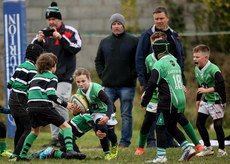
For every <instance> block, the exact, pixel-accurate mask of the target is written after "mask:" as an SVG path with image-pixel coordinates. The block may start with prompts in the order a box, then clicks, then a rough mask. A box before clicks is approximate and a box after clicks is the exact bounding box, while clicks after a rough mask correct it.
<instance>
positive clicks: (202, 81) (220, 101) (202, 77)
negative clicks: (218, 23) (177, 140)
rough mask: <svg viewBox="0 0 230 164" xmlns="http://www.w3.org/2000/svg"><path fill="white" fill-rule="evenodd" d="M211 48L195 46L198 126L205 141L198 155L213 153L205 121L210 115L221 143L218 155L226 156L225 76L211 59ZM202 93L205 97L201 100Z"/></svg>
mask: <svg viewBox="0 0 230 164" xmlns="http://www.w3.org/2000/svg"><path fill="white" fill-rule="evenodd" d="M209 56H210V48H209V47H208V46H207V45H203V44H201V45H198V46H196V47H195V48H193V60H194V62H195V65H196V67H195V76H196V79H197V81H198V83H199V88H198V90H197V100H196V107H197V110H198V115H197V122H196V126H197V128H198V130H199V133H200V135H201V137H202V139H203V141H204V145H205V147H204V149H203V150H202V151H201V152H200V153H198V154H197V156H208V155H213V154H214V151H213V148H212V147H211V144H210V140H209V135H208V131H207V129H206V127H205V122H206V120H207V118H208V117H209V115H210V116H211V117H212V118H213V121H214V129H215V131H216V135H217V140H218V143H219V149H218V154H217V156H218V157H222V156H226V155H227V153H226V150H225V145H224V131H223V128H222V120H223V117H224V111H225V107H226V93H225V84H224V78H223V76H222V74H221V71H220V69H219V68H218V67H217V66H216V65H215V64H213V63H211V62H210V61H209ZM202 94H203V95H204V99H203V100H201V97H202Z"/></svg>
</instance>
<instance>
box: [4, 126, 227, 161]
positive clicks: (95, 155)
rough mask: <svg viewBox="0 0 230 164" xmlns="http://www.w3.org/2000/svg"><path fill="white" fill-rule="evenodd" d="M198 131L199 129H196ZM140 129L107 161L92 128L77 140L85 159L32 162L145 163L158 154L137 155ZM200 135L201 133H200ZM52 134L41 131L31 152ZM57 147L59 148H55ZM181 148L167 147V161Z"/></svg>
mask: <svg viewBox="0 0 230 164" xmlns="http://www.w3.org/2000/svg"><path fill="white" fill-rule="evenodd" d="M196 132H197V131H196ZM116 133H117V136H118V139H119V138H120V132H119V131H117V132H116ZM138 134H139V131H137V130H135V131H134V132H133V137H132V141H131V142H132V144H131V145H130V147H129V148H125V149H124V148H123V149H119V152H118V156H117V158H116V159H114V160H112V161H110V162H107V161H105V160H104V159H103V151H102V149H101V148H95V147H96V146H97V145H98V144H99V140H98V139H97V137H96V136H95V134H94V133H93V131H92V130H91V131H90V132H88V133H87V134H85V135H84V136H83V137H81V138H80V139H79V140H77V144H78V146H79V148H80V150H81V151H82V152H83V153H84V154H86V155H87V157H86V159H85V160H82V161H79V160H66V159H46V160H39V159H33V160H32V161H31V162H30V163H38V164H46V163H50V164H59V163H61V164H64V163H67V164H72V163H93V164H101V163H132V164H133V163H136V164H138V163H144V161H146V160H150V159H153V158H154V157H155V156H156V148H147V149H145V152H144V154H143V155H142V156H135V155H134V152H135V150H136V148H137V145H138V138H139V136H138ZM209 134H210V138H211V139H214V138H215V132H214V131H209ZM225 134H226V135H229V134H230V129H225ZM198 136H199V135H198ZM50 138H51V135H50V133H49V132H41V134H40V135H39V137H38V138H37V140H36V141H35V142H34V144H33V146H32V148H31V150H30V151H29V153H31V152H35V151H38V150H41V149H43V147H42V145H43V144H46V143H48V142H49V141H50ZM7 144H8V145H7V146H8V149H11V150H13V139H12V138H8V139H7ZM55 149H57V148H55ZM214 150H215V153H216V152H217V147H214ZM226 150H227V152H228V154H229V155H230V149H229V146H227V147H226ZM181 152H182V151H181V149H180V148H169V149H167V159H168V162H167V163H170V164H171V163H178V162H177V161H178V159H179V158H180V157H181ZM3 163H9V162H8V159H7V158H5V157H0V164H3ZM20 163H27V162H20ZM187 163H194V164H195V163H202V164H216V163H218V164H225V163H230V156H227V157H222V158H217V157H216V154H215V155H214V156H209V157H200V158H198V157H193V158H191V159H190V161H189V162H187Z"/></svg>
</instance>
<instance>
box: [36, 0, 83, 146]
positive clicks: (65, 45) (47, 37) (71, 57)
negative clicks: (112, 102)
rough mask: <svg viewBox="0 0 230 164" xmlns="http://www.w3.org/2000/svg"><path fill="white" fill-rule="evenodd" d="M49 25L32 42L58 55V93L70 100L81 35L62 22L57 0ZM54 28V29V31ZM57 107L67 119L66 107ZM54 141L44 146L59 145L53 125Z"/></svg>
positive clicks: (47, 15) (51, 6)
mask: <svg viewBox="0 0 230 164" xmlns="http://www.w3.org/2000/svg"><path fill="white" fill-rule="evenodd" d="M45 18H46V21H47V25H48V27H47V28H45V29H44V30H41V31H39V33H38V35H37V36H36V37H35V38H34V39H33V41H32V43H35V44H39V45H40V46H42V47H43V49H44V50H45V51H47V52H52V53H54V54H55V55H56V56H57V57H58V64H57V70H56V72H55V75H56V76H57V77H58V86H57V95H58V96H59V97H60V98H61V99H63V100H64V101H68V100H69V97H70V95H71V90H72V82H73V78H72V75H73V72H74V71H75V68H76V54H77V53H78V52H79V51H80V50H81V44H82V42H81V37H80V35H79V33H78V31H77V30H76V29H75V28H73V27H71V26H67V25H65V24H64V23H63V22H62V15H61V12H60V10H59V8H58V6H57V3H56V2H52V3H51V5H50V6H49V7H48V8H47V10H46V15H45ZM52 30H53V31H52ZM54 106H55V109H56V110H57V111H58V112H59V113H60V115H61V116H63V117H64V119H65V120H66V121H67V120H69V114H68V111H67V109H66V108H64V107H62V106H60V105H57V104H55V105H54ZM50 128H51V133H52V141H51V142H50V143H49V144H46V145H44V146H48V145H52V146H59V145H60V144H59V142H58V133H59V128H58V127H56V126H54V125H51V126H50Z"/></svg>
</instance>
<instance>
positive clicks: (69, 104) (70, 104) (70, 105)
mask: <svg viewBox="0 0 230 164" xmlns="http://www.w3.org/2000/svg"><path fill="white" fill-rule="evenodd" d="M72 107H73V104H72V103H69V102H68V103H67V107H66V108H67V109H68V110H69V111H70V110H72Z"/></svg>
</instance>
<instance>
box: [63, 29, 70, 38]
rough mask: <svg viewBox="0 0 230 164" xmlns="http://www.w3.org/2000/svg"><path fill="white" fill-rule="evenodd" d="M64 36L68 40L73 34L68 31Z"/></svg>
mask: <svg viewBox="0 0 230 164" xmlns="http://www.w3.org/2000/svg"><path fill="white" fill-rule="evenodd" d="M62 35H65V36H66V37H67V38H68V39H69V38H70V37H71V36H72V34H71V32H67V31H65V32H64V34H62Z"/></svg>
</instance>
